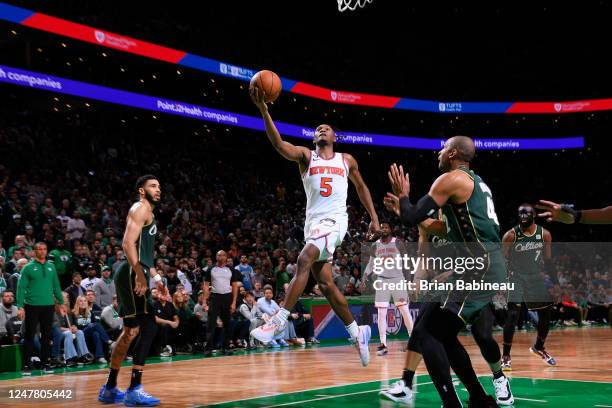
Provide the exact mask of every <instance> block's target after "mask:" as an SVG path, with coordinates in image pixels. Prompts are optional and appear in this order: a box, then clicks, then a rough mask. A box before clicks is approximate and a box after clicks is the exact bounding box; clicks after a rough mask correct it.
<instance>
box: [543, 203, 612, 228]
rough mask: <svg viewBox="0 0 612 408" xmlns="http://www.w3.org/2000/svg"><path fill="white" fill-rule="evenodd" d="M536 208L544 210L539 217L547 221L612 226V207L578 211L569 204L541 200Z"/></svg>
mask: <svg viewBox="0 0 612 408" xmlns="http://www.w3.org/2000/svg"><path fill="white" fill-rule="evenodd" d="M536 208H538V209H540V210H544V212H543V213H540V214H538V217H544V218H546V221H558V222H562V223H564V224H574V223H580V224H612V206H608V207H604V208H597V209H592V210H579V211H577V210H574V209H573V207H572V206H570V205H567V204H557V203H555V202H552V201H547V200H540V203H539V204H536Z"/></svg>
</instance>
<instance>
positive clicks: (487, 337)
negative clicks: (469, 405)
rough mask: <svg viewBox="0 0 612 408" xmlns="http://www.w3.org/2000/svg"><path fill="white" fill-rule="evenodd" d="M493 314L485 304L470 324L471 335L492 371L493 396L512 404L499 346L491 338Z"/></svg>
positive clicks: (504, 402) (502, 403)
mask: <svg viewBox="0 0 612 408" xmlns="http://www.w3.org/2000/svg"><path fill="white" fill-rule="evenodd" d="M494 323H495V315H494V314H493V310H492V309H491V306H490V305H489V306H486V307H485V308H483V309H482V311H481V312H480V315H479V316H478V318H477V319H476V320H475V321H474V323H473V324H472V328H471V330H472V335H473V336H474V340H475V341H476V344H478V347H479V348H480V353H481V354H482V356H483V357H484V359H485V361H486V362H487V364H489V367H490V368H491V372H492V373H493V386H494V387H495V397H496V399H497V403H498V404H499V405H512V404H513V403H514V397H513V396H512V391H511V390H510V383H509V381H508V379H507V378H506V376H505V375H504V373H503V371H502V362H501V353H500V352H499V346H498V345H497V342H496V341H495V339H494V338H493V324H494Z"/></svg>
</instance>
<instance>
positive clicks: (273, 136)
mask: <svg viewBox="0 0 612 408" xmlns="http://www.w3.org/2000/svg"><path fill="white" fill-rule="evenodd" d="M249 94H250V96H251V100H252V101H253V103H254V104H255V106H257V108H259V112H261V116H262V117H263V120H264V124H265V126H266V134H267V135H268V140H270V143H272V146H274V148H275V149H276V151H277V152H279V153H280V154H281V156H283V157H284V158H285V159H287V160H291V161H294V162H298V163H302V164H308V162H309V161H310V150H308V149H307V148H305V147H304V146H295V145H293V144H291V143H289V142H286V141H284V140H283V139H282V138H281V135H280V133H279V132H278V129H277V128H276V125H275V124H274V121H273V120H272V116H270V112H268V105H266V102H265V93H264V92H261V91H260V90H259V88H257V87H253V88H251V89H250V90H249Z"/></svg>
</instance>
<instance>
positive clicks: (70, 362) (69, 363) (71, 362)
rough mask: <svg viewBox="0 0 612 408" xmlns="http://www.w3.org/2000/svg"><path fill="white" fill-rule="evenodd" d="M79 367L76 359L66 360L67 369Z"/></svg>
mask: <svg viewBox="0 0 612 408" xmlns="http://www.w3.org/2000/svg"><path fill="white" fill-rule="evenodd" d="M77 365H79V362H78V359H77V358H76V357H72V358H69V359H68V360H66V367H68V368H72V367H76V366H77Z"/></svg>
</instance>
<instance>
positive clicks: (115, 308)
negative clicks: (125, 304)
mask: <svg viewBox="0 0 612 408" xmlns="http://www.w3.org/2000/svg"><path fill="white" fill-rule="evenodd" d="M100 323H102V326H104V329H105V330H106V333H107V334H108V337H109V338H110V339H111V340H117V337H119V335H120V334H121V331H122V330H123V319H122V318H121V317H120V316H119V304H118V303H117V295H113V300H112V302H111V304H110V305H108V306H106V307H105V308H104V309H102V314H101V316H100Z"/></svg>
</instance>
